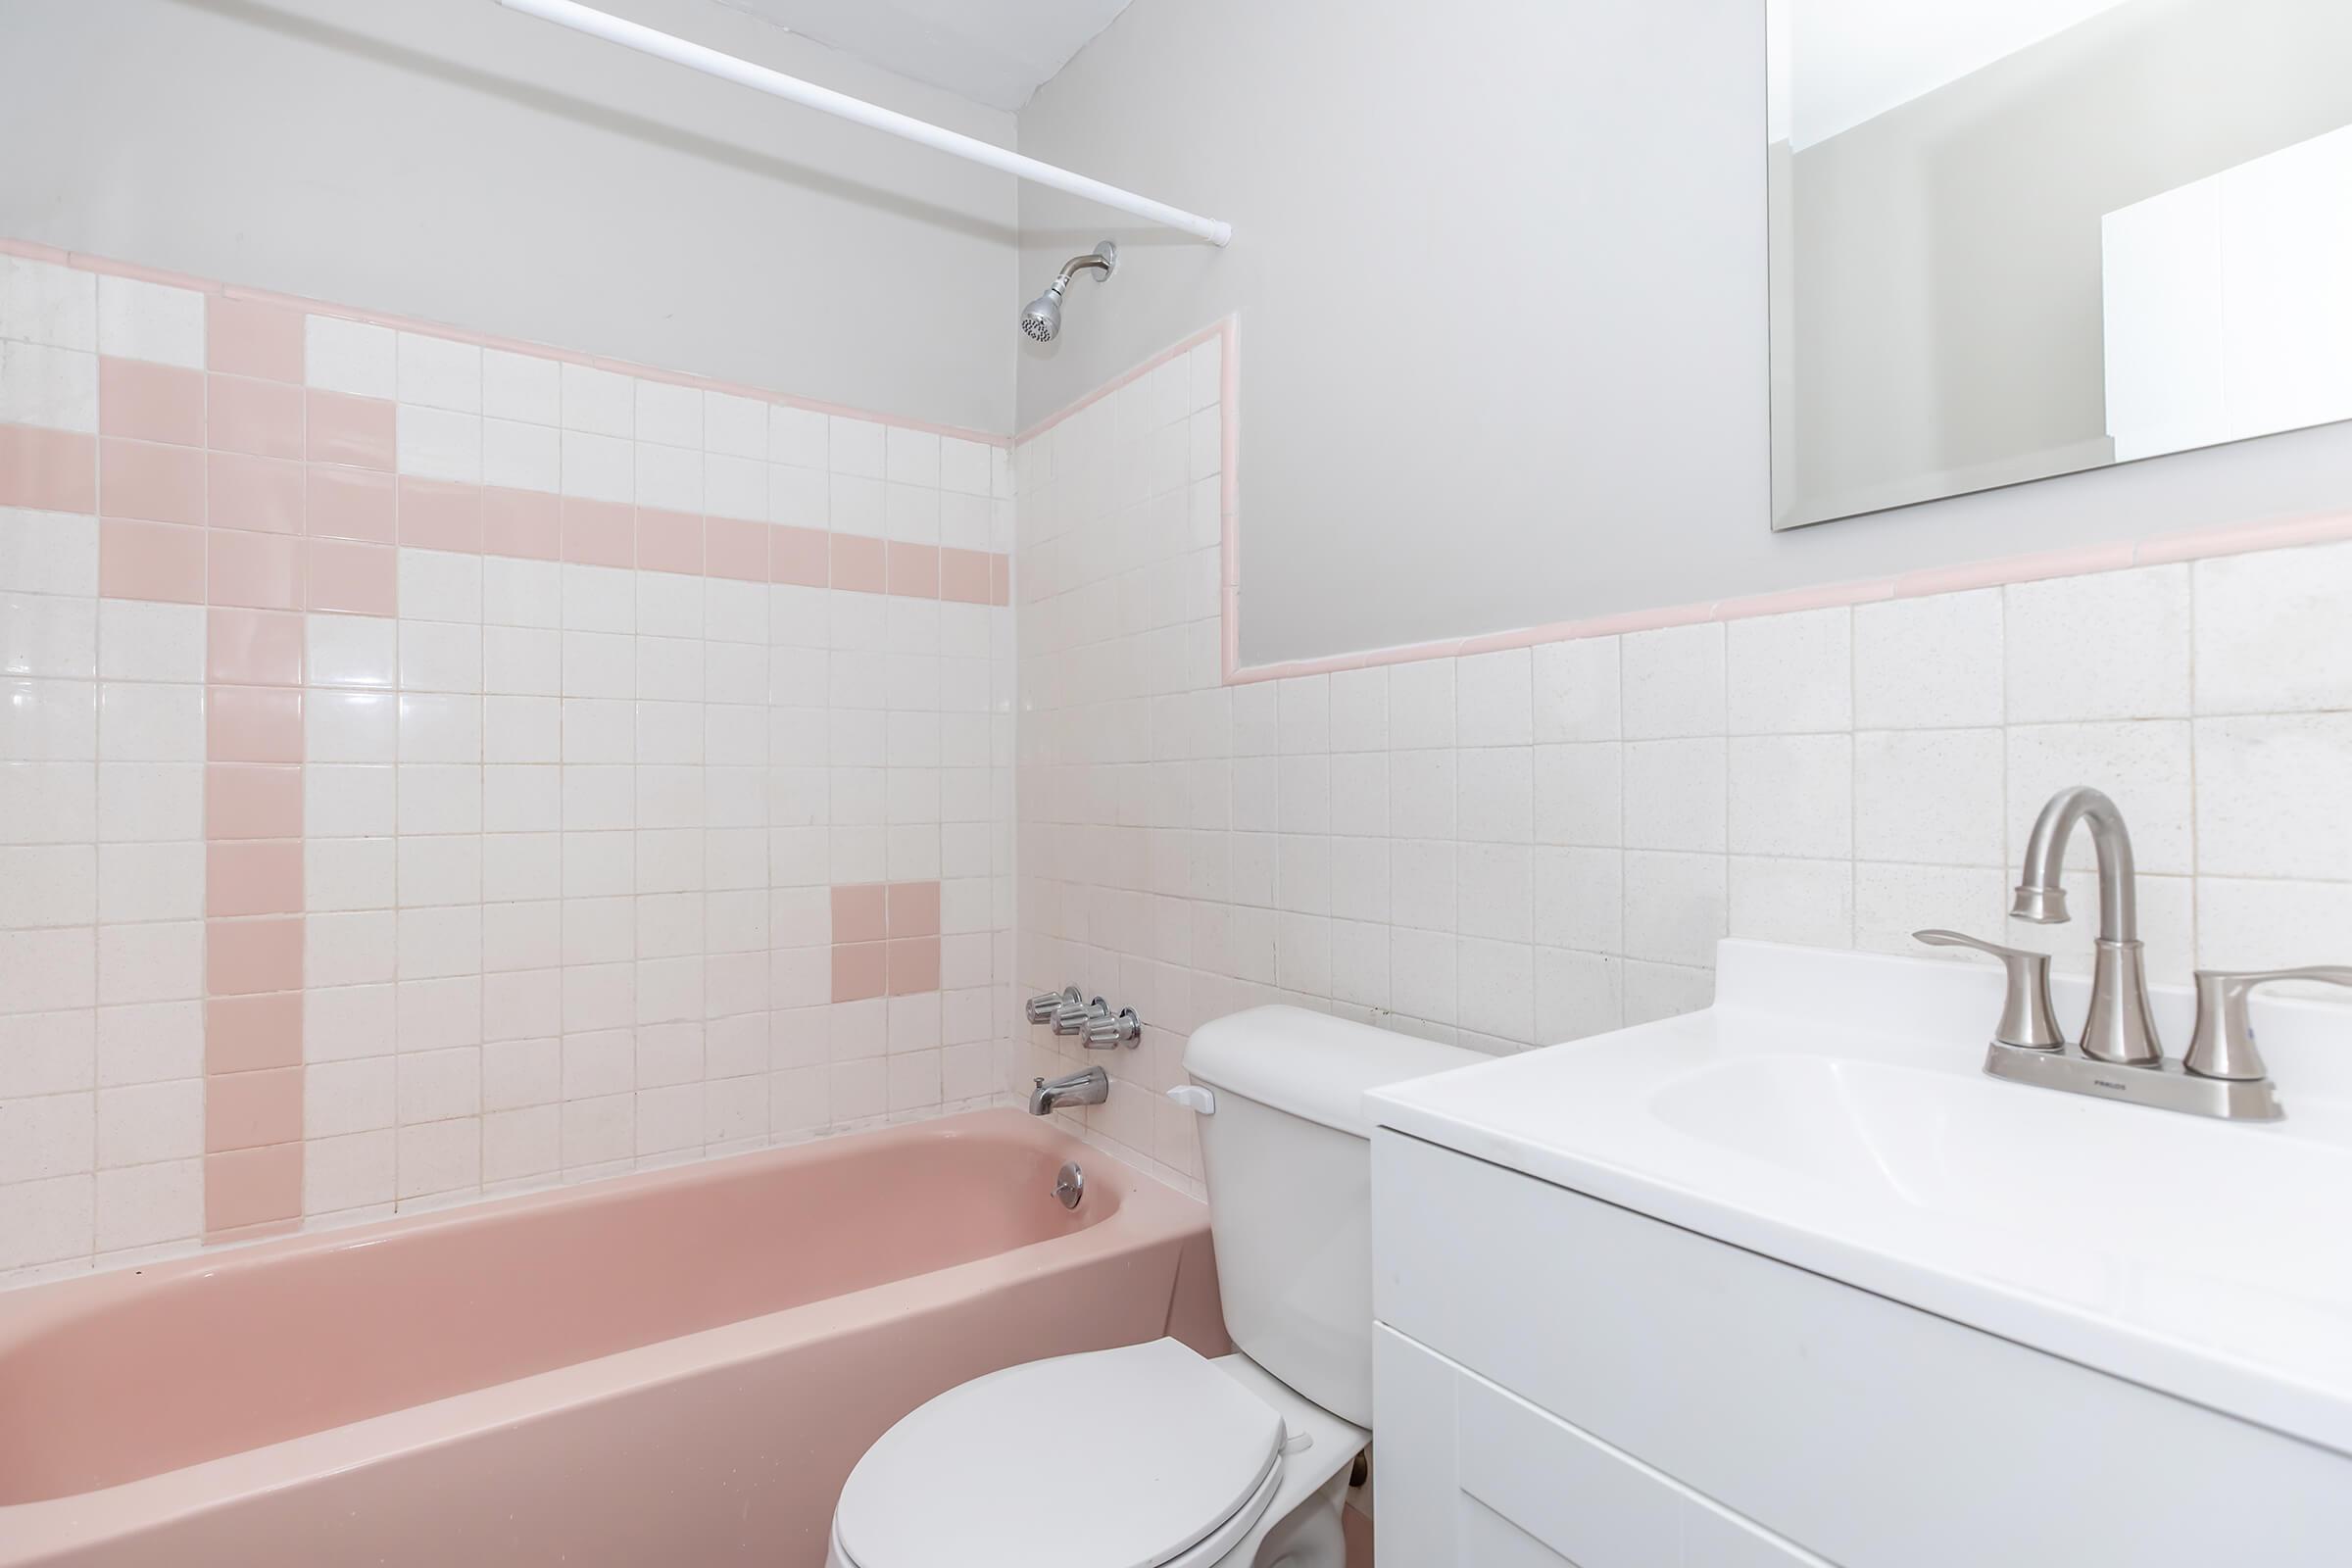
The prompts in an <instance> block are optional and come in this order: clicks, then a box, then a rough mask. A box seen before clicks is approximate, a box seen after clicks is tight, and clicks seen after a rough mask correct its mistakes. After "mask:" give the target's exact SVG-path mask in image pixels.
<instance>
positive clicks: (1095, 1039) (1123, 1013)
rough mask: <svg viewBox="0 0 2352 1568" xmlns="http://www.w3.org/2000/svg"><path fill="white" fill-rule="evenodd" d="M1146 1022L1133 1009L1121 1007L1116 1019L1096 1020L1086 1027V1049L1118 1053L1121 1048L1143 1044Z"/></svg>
mask: <svg viewBox="0 0 2352 1568" xmlns="http://www.w3.org/2000/svg"><path fill="white" fill-rule="evenodd" d="M1143 1039H1144V1020H1143V1019H1141V1018H1138V1017H1137V1016H1136V1015H1135V1009H1134V1008H1133V1007H1121V1008H1120V1009H1119V1015H1118V1016H1117V1017H1115V1018H1110V1017H1102V1018H1096V1019H1094V1020H1093V1021H1091V1022H1089V1023H1088V1024H1087V1026H1086V1049H1087V1050H1089V1051H1116V1050H1117V1049H1118V1048H1119V1047H1121V1046H1127V1047H1130V1048H1132V1047H1135V1046H1139V1045H1141V1044H1143Z"/></svg>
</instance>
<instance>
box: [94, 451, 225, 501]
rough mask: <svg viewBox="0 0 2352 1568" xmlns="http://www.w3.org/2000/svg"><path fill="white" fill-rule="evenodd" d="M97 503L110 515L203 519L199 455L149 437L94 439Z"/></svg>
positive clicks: (201, 465)
mask: <svg viewBox="0 0 2352 1568" xmlns="http://www.w3.org/2000/svg"><path fill="white" fill-rule="evenodd" d="M98 507H99V511H100V512H101V513H103V514H104V515H107V516H109V517H133V518H136V519H138V520H140V521H142V522H202V521H204V517H205V511H204V454H203V453H201V452H198V451H196V450H195V449H193V448H191V447H167V446H158V445H156V444H155V443H153V442H150V441H121V440H117V439H115V438H113V437H111V436H110V437H105V438H102V439H101V440H100V441H99V443H98Z"/></svg>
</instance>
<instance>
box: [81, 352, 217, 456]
mask: <svg viewBox="0 0 2352 1568" xmlns="http://www.w3.org/2000/svg"><path fill="white" fill-rule="evenodd" d="M204 406H205V396H204V372H203V371H202V370H191V369H188V368H185V367H184V366H178V365H150V364H148V363H147V362H146V361H145V360H100V361H99V362H98V433H99V434H101V435H119V436H126V437H128V438H130V439H132V440H135V441H162V442H167V443H169V444H171V445H174V446H183V447H200V446H202V445H204Z"/></svg>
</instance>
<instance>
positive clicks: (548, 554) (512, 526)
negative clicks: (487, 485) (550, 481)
mask: <svg viewBox="0 0 2352 1568" xmlns="http://www.w3.org/2000/svg"><path fill="white" fill-rule="evenodd" d="M482 551H483V553H484V554H486V555H493V556H514V557H516V558H518V559H520V560H523V561H561V560H563V559H564V504H563V503H562V502H561V501H559V500H558V499H557V498H556V497H554V496H551V495H542V494H541V493H540V492H538V491H536V490H506V489H500V488H496V487H493V488H491V489H487V490H484V491H483V492H482Z"/></svg>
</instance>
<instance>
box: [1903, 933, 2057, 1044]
mask: <svg viewBox="0 0 2352 1568" xmlns="http://www.w3.org/2000/svg"><path fill="white" fill-rule="evenodd" d="M1911 935H1912V937H1913V938H1915V939H1916V940H1918V941H1921V942H1925V943H1926V944H1927V945H1928V946H1930V947H1932V948H1974V949H1976V950H1977V951H1978V952H1979V953H1989V954H1991V955H1992V956H1994V957H1996V958H1998V959H2000V960H2001V967H2002V968H2003V969H2004V970H2006V971H2007V974H2008V982H2009V989H2008V992H2007V994H2006V995H2005V996H2004V997H2003V998H2002V999H2001V1021H2000V1023H1999V1024H1998V1025H1996V1026H1995V1027H1994V1029H1993V1031H1992V1038H1993V1039H1995V1040H1997V1041H1999V1042H2000V1043H2001V1044H2002V1045H2004V1046H2015V1047H2017V1048H2018V1049H2019V1050H2021V1051H2056V1050H2059V1049H2060V1048H2061V1047H2063V1046H2064V1045H2065V1044H2066V1034H2065V1032H2064V1031H2063V1030H2061V1029H2060V1028H2059V1027H2058V1014H2057V1013H2056V1012H2055V1011H2053V1010H2052V1009H2051V1007H2050V956H2049V955H2048V954H2046V953H2028V952H2027V951H2026V950H2025V949H2023V948H2004V947H2002V946H2001V945H2000V944H1999V943H1997V942H1985V941H1981V940H1979V939H1978V938H1976V937H1972V936H1964V935H1962V934H1961V933H1960V932H1957V931H1914V932H1912V933H1911Z"/></svg>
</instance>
